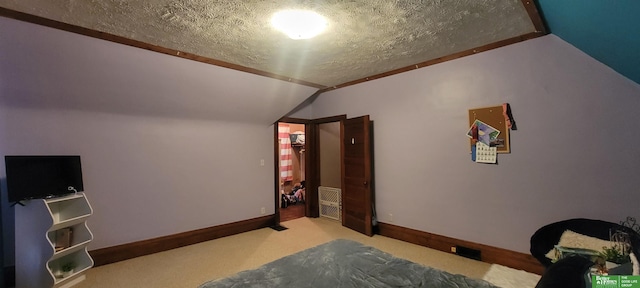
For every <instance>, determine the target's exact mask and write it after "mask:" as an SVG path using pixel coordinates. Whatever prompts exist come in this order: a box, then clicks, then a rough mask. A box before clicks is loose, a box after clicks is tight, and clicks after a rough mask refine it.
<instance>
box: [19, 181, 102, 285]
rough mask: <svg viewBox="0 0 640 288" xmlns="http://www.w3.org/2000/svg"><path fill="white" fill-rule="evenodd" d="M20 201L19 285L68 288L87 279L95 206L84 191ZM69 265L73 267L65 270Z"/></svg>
mask: <svg viewBox="0 0 640 288" xmlns="http://www.w3.org/2000/svg"><path fill="white" fill-rule="evenodd" d="M20 204H21V205H22V206H16V207H15V213H16V214H15V215H16V216H15V221H16V226H15V229H16V233H15V234H16V244H15V247H16V287H55V288H63V287H64V288H66V287H71V286H73V285H75V284H77V283H79V282H81V281H82V280H84V279H85V277H86V276H85V275H84V273H85V272H86V271H87V270H88V269H89V268H91V267H93V259H91V256H89V253H88V251H87V245H89V242H91V240H93V234H91V231H90V230H89V227H87V219H88V218H89V216H91V215H92V214H93V209H92V208H91V205H89V201H87V198H86V196H85V195H84V193H78V194H72V195H68V196H64V197H56V198H50V199H33V200H29V201H26V203H20ZM61 243H62V244H61ZM56 246H58V247H56ZM67 267H72V269H71V271H64V270H68V269H65V268H67Z"/></svg>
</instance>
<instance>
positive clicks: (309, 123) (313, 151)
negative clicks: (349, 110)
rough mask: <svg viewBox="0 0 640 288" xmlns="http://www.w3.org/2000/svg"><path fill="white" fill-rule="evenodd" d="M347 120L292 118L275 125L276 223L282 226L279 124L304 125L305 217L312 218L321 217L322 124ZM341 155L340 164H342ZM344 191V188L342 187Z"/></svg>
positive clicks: (283, 119) (338, 117)
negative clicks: (319, 199)
mask: <svg viewBox="0 0 640 288" xmlns="http://www.w3.org/2000/svg"><path fill="white" fill-rule="evenodd" d="M346 119H347V115H346V114H343V115H337V116H331V117H324V118H318V119H311V120H310V119H301V118H292V117H282V118H280V119H279V120H278V121H277V122H276V123H275V124H274V145H273V147H274V157H275V158H274V160H275V161H274V207H275V211H276V213H275V221H276V224H280V206H279V203H280V185H279V184H280V173H279V171H280V161H279V159H280V158H279V157H280V151H279V150H280V146H279V145H278V144H279V143H278V123H281V122H282V123H294V124H304V130H305V131H304V133H305V152H306V153H305V156H304V157H305V158H304V165H305V166H304V167H305V168H304V169H305V184H306V191H305V201H304V205H305V209H304V211H305V212H304V214H305V215H304V216H305V217H311V218H318V217H320V211H319V209H320V203H319V201H318V186H320V129H319V127H320V124H324V123H332V122H340V129H341V130H342V124H343V123H342V122H343V121H344V120H346ZM342 160H343V159H342V155H340V162H342ZM340 188H341V189H342V187H340Z"/></svg>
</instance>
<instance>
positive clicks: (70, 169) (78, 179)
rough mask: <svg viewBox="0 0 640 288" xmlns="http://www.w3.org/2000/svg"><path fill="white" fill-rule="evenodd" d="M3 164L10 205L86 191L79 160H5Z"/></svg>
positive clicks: (65, 158)
mask: <svg viewBox="0 0 640 288" xmlns="http://www.w3.org/2000/svg"><path fill="white" fill-rule="evenodd" d="M4 163H5V167H6V172H7V195H8V198H9V202H18V201H22V200H27V199H36V198H49V197H57V196H62V195H66V194H69V193H75V192H76V191H77V192H80V191H84V186H83V183H82V166H81V165H80V156H5V157H4ZM69 187H72V188H69ZM74 189H75V190H74Z"/></svg>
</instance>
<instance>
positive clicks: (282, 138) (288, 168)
mask: <svg viewBox="0 0 640 288" xmlns="http://www.w3.org/2000/svg"><path fill="white" fill-rule="evenodd" d="M305 130H306V129H305V124H300V123H288V122H278V148H279V149H278V175H279V179H278V183H279V184H278V187H279V192H280V197H279V205H278V209H279V212H280V213H279V214H280V222H284V221H288V220H292V219H296V218H300V217H304V216H305V211H306V209H305V207H306V205H305V200H306V193H305V192H306V185H305V184H306V175H305V171H306V169H305V166H306V160H305V158H306V155H305V154H306V141H305V139H306V133H305Z"/></svg>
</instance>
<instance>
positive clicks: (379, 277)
mask: <svg viewBox="0 0 640 288" xmlns="http://www.w3.org/2000/svg"><path fill="white" fill-rule="evenodd" d="M219 287H331V288H343V287H435V288H438V287H455V288H464V287H492V288H495V286H493V285H491V284H490V283H488V282H486V281H483V280H477V279H471V278H468V277H466V276H462V275H454V274H450V273H447V272H444V271H440V270H437V269H434V268H430V267H426V266H423V265H420V264H417V263H413V262H411V261H408V260H405V259H400V258H396V257H394V256H392V255H391V254H388V253H385V252H382V251H380V250H378V249H375V248H373V247H368V246H364V245H362V244H360V243H358V242H354V241H350V240H344V239H339V240H334V241H331V242H328V243H325V244H322V245H320V246H316V247H313V248H309V249H307V250H304V251H301V252H298V253H295V254H293V255H289V256H287V257H284V258H281V259H278V260H276V261H273V262H271V263H267V264H265V265H263V266H261V267H259V268H257V269H255V270H248V271H243V272H240V273H238V274H236V275H234V276H231V277H229V278H224V279H219V280H215V281H210V282H207V283H204V284H202V285H200V288H219Z"/></svg>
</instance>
